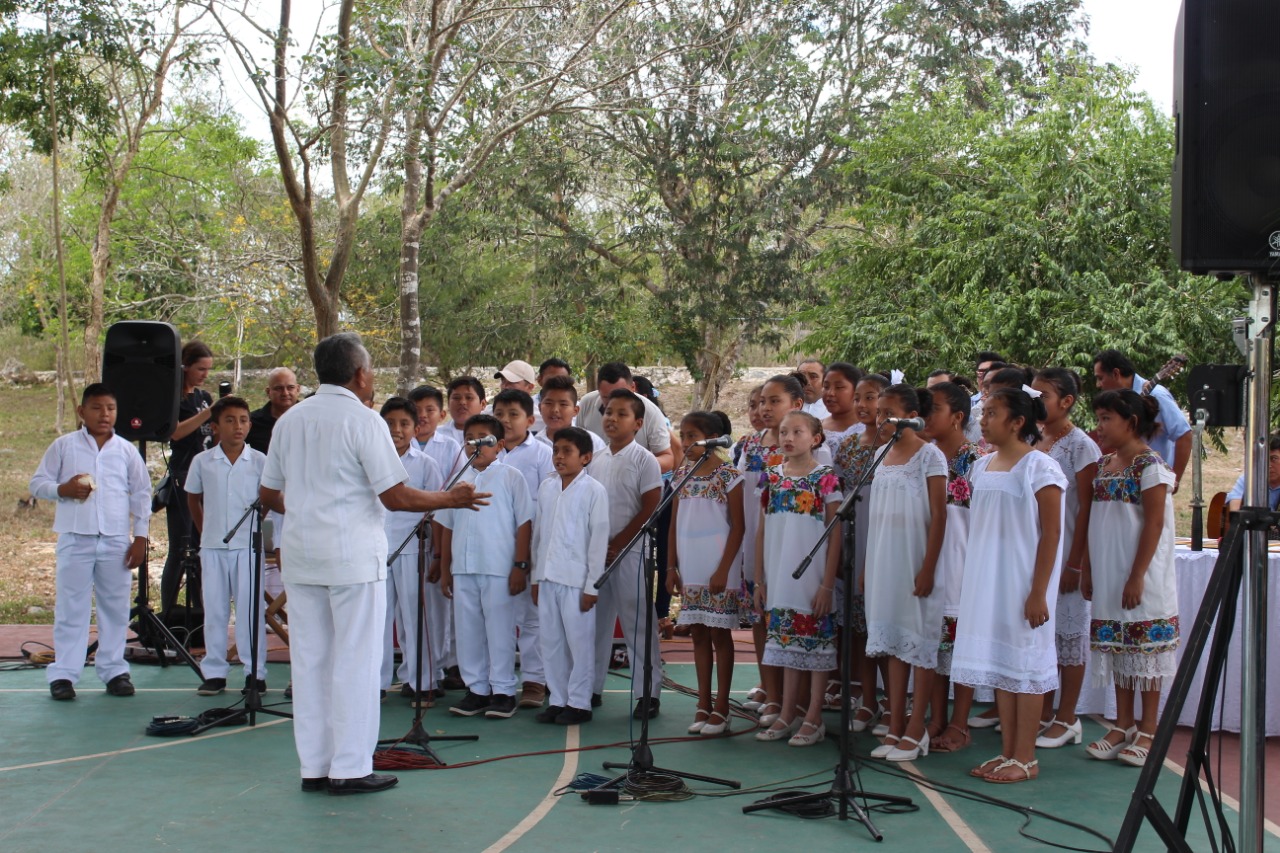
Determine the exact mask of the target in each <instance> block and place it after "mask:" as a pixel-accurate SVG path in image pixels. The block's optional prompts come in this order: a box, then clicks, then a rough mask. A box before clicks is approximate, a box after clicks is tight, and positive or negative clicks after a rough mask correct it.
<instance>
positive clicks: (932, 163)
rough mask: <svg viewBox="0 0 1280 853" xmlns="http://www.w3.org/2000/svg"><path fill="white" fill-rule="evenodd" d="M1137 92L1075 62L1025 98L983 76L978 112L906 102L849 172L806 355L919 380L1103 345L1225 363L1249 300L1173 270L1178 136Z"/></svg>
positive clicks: (1107, 71)
mask: <svg viewBox="0 0 1280 853" xmlns="http://www.w3.org/2000/svg"><path fill="white" fill-rule="evenodd" d="M1132 82H1133V81H1132V76H1131V75H1130V74H1128V73H1126V72H1123V71H1121V70H1119V69H1117V68H1115V67H1113V66H1106V67H1098V66H1095V65H1092V64H1090V63H1089V62H1088V61H1087V60H1086V59H1085V58H1082V57H1076V58H1074V59H1073V60H1072V61H1069V62H1064V63H1061V64H1059V65H1056V66H1054V67H1052V68H1051V69H1050V70H1049V72H1048V73H1047V74H1046V75H1045V76H1044V78H1043V79H1042V80H1041V82H1039V83H1038V84H1036V85H1033V86H1030V87H1029V88H1027V89H1025V90H1024V91H1023V92H1021V93H1012V92H1010V91H1008V90H1007V89H1006V88H1005V87H1003V86H1002V85H1001V84H1000V82H999V81H998V80H997V79H996V78H995V77H994V75H988V77H987V79H986V83H985V91H986V96H985V102H986V106H985V108H983V109H979V110H974V109H973V107H972V105H973V100H972V99H971V98H970V97H968V94H967V93H965V92H962V91H960V90H959V89H958V88H957V87H952V88H948V89H946V90H944V91H942V92H937V93H934V95H933V96H932V98H931V103H929V105H928V106H927V107H924V108H920V107H916V106H913V105H910V104H909V103H908V102H905V101H904V102H903V103H902V104H900V106H899V107H898V108H897V109H895V110H894V111H893V112H892V114H891V115H890V116H889V117H888V119H887V120H886V122H885V123H884V125H883V131H882V133H880V134H879V135H877V136H876V137H875V138H871V139H866V140H863V141H862V142H861V143H860V144H859V145H858V146H857V149H856V158H855V159H854V161H853V164H852V165H850V166H848V167H847V168H846V176H847V179H848V180H850V181H853V182H856V183H858V184H860V185H862V186H864V187H866V189H865V191H864V194H863V197H862V199H861V201H860V203H859V204H857V205H855V206H853V207H851V208H849V209H848V210H847V211H845V212H844V215H843V217H842V224H841V225H839V226H838V227H834V228H833V230H832V232H831V233H832V238H831V241H830V244H829V245H828V247H827V248H826V249H825V250H824V251H823V252H822V254H821V255H820V256H819V258H818V260H817V262H816V263H815V264H814V273H815V275H818V276H820V277H821V279H822V280H823V281H824V283H825V286H826V288H827V291H828V296H829V300H828V303H827V304H826V305H823V306H822V307H820V308H816V309H814V310H812V311H810V312H809V313H808V315H807V318H806V320H807V322H808V323H809V324H810V325H811V327H812V328H813V329H814V333H813V335H812V336H811V337H810V338H809V340H808V341H807V342H806V345H807V346H811V347H815V348H817V349H820V350H823V351H825V352H827V353H829V354H831V355H832V356H833V357H841V358H847V359H849V360H852V361H854V362H855V363H857V364H862V365H867V366H869V367H872V368H875V369H882V370H888V369H889V368H900V369H902V370H904V371H906V373H907V375H908V376H909V377H911V378H912V379H914V380H923V378H924V376H925V373H926V372H927V371H928V370H929V369H931V368H937V367H951V368H960V367H963V366H964V365H967V364H969V363H970V362H971V360H972V357H973V353H974V352H977V351H978V350H984V349H993V350H997V351H999V352H1001V353H1002V354H1003V355H1005V357H1006V358H1010V359H1013V360H1015V361H1018V362H1022V363H1027V364H1032V365H1070V366H1075V367H1077V368H1078V369H1081V370H1083V371H1084V372H1086V373H1087V371H1088V367H1089V365H1090V362H1091V358H1092V355H1093V353H1095V352H1097V351H1098V350H1100V349H1102V348H1104V347H1109V346H1120V347H1122V348H1124V349H1126V350H1129V351H1130V352H1131V353H1132V354H1133V356H1134V357H1135V360H1136V361H1137V362H1138V363H1139V365H1143V364H1145V365H1149V366H1150V368H1151V369H1154V367H1155V366H1158V365H1160V364H1162V363H1163V362H1164V361H1165V360H1166V359H1167V358H1168V357H1169V356H1170V355H1171V354H1172V353H1174V352H1184V353H1186V354H1188V355H1189V356H1191V358H1192V362H1193V363H1195V362H1196V361H1216V360H1221V359H1223V358H1224V357H1226V356H1229V353H1228V352H1226V350H1227V349H1229V346H1228V344H1229V335H1227V333H1226V330H1227V328H1228V325H1227V324H1228V320H1229V318H1230V317H1233V316H1236V315H1237V314H1238V313H1239V312H1240V310H1241V309H1242V307H1243V305H1244V300H1245V297H1246V293H1245V290H1244V288H1243V287H1242V286H1241V285H1240V284H1238V283H1236V282H1219V281H1216V280H1214V279H1211V278H1207V277H1196V276H1191V275H1188V274H1186V273H1183V272H1181V271H1179V270H1178V269H1177V267H1176V265H1175V262H1174V259H1173V257H1172V254H1171V252H1170V251H1169V248H1168V234H1169V192H1170V187H1169V167H1170V164H1171V163H1172V160H1173V144H1174V135H1173V128H1172V126H1171V123H1170V121H1169V119H1167V118H1165V117H1164V116H1162V115H1161V114H1159V113H1158V112H1157V111H1156V109H1155V108H1154V107H1153V106H1152V104H1151V102H1150V101H1149V100H1148V99H1147V98H1146V97H1145V96H1141V95H1136V94H1134V93H1133V92H1132V91H1131V90H1130V86H1131V84H1132Z"/></svg>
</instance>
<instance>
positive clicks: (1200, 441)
mask: <svg viewBox="0 0 1280 853" xmlns="http://www.w3.org/2000/svg"><path fill="white" fill-rule="evenodd" d="M1195 415H1196V421H1195V424H1194V425H1193V426H1192V427H1191V550H1192V551H1203V550H1204V465H1203V456H1204V428H1205V426H1206V425H1207V424H1208V423H1209V413H1208V412H1206V411H1205V410H1204V409H1196V412H1195ZM1211 532H1212V533H1213V535H1214V536H1215V537H1216V536H1218V535H1219V534H1220V532H1221V531H1218V530H1214V531H1211Z"/></svg>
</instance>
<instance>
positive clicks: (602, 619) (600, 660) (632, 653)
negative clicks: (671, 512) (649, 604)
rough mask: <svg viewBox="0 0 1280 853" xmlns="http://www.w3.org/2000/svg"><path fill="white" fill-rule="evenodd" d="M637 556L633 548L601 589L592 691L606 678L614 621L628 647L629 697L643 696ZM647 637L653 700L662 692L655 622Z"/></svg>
mask: <svg viewBox="0 0 1280 853" xmlns="http://www.w3.org/2000/svg"><path fill="white" fill-rule="evenodd" d="M643 577H644V573H643V572H642V571H641V570H640V554H639V553H638V551H636V550H635V549H633V550H632V552H631V553H630V554H628V555H627V556H626V557H624V558H623V561H622V565H620V566H618V568H617V569H616V570H614V572H613V574H612V575H610V576H609V580H607V581H605V584H604V586H603V587H601V588H600V601H599V602H597V603H596V606H595V610H596V671H595V682H594V689H593V692H595V693H601V692H603V691H604V680H605V678H607V677H608V675H609V658H610V656H611V655H612V654H613V622H614V619H617V620H618V621H619V622H620V623H622V640H623V642H624V643H625V644H626V646H627V656H628V658H629V659H630V661H631V698H632V699H639V698H640V697H641V696H643V695H644V686H643V685H644V682H643V681H642V680H641V678H642V676H643V675H644V648H645V644H644V624H645V621H644V609H645V601H646V596H645V594H644V587H642V586H641V585H640V584H641V580H642V578H643ZM649 633H650V635H651V637H652V639H653V646H652V649H653V655H654V661H653V678H652V679H651V681H652V684H651V686H652V690H653V693H652V695H653V697H654V698H655V699H656V698H657V696H658V692H659V691H660V690H661V689H662V662H661V661H660V660H659V659H658V627H657V620H656V619H655V620H654V624H653V630H651V631H650V632H649Z"/></svg>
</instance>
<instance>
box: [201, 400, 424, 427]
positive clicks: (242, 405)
mask: <svg viewBox="0 0 1280 853" xmlns="http://www.w3.org/2000/svg"><path fill="white" fill-rule="evenodd" d="M227 409H244V410H245V411H246V412H252V411H253V409H250V408H249V401H248V400H246V399H245V398H244V397H237V396H236V395H235V394H228V395H227V396H225V397H219V398H218V399H217V400H215V401H214V403H213V405H212V406H210V407H209V420H210V421H211V422H213V423H217V421H218V418H220V417H222V413H223V412H225V411H226V410H227ZM415 417H417V416H416V415H415Z"/></svg>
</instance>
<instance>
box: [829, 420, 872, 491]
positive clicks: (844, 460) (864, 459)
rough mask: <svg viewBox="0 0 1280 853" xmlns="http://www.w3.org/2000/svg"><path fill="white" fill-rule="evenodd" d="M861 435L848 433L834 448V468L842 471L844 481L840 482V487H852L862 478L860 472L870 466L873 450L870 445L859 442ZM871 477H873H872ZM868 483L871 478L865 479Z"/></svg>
mask: <svg viewBox="0 0 1280 853" xmlns="http://www.w3.org/2000/svg"><path fill="white" fill-rule="evenodd" d="M860 439H861V436H859V435H857V434H856V433H855V434H852V435H848V436H846V437H845V439H844V441H842V442H840V446H839V447H837V448H836V452H835V464H836V469H837V470H839V471H843V472H844V482H843V483H842V484H841V488H842V489H852V488H853V487H854V486H856V485H857V484H858V481H859V480H861V479H862V474H863V472H864V471H866V470H867V468H869V467H870V466H871V460H872V458H873V457H874V452H873V450H872V448H871V447H869V446H864V445H862V444H860V443H859V440H860ZM872 479H875V478H874V477H873V478H872ZM867 483H868V484H870V483H871V480H868V481H867Z"/></svg>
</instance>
